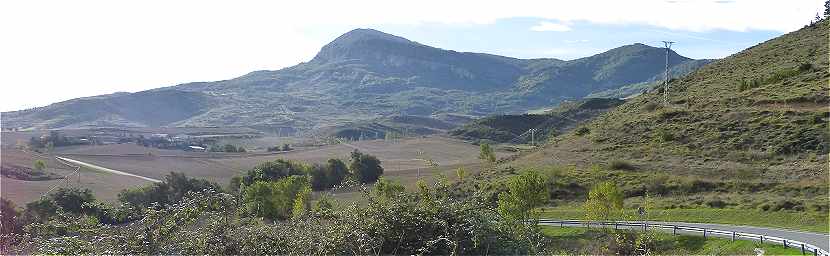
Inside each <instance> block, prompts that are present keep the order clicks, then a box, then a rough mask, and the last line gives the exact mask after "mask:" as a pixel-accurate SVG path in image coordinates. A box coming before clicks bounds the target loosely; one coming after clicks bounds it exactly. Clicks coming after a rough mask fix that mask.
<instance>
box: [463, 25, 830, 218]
mask: <svg viewBox="0 0 830 256" xmlns="http://www.w3.org/2000/svg"><path fill="white" fill-rule="evenodd" d="M829 26H830V23H829V22H828V21H826V20H825V21H822V22H820V23H818V24H816V25H814V26H808V27H805V28H803V29H801V30H798V31H795V32H792V33H789V34H786V35H783V36H781V37H778V38H775V39H772V40H769V41H767V42H764V43H761V44H759V45H756V46H754V47H751V48H748V49H746V50H744V51H742V52H739V53H737V54H734V55H732V56H729V57H727V58H725V59H722V60H719V61H715V62H713V63H711V64H709V65H706V66H704V67H703V68H701V69H699V70H698V71H695V72H692V73H691V74H689V75H688V76H685V77H682V78H679V79H677V80H675V81H673V82H672V83H671V84H670V85H671V87H670V90H669V104H667V105H664V104H663V102H662V100H663V94H662V91H661V90H662V89H658V90H655V91H652V92H649V93H645V94H642V95H640V96H637V97H634V98H632V99H630V100H628V101H626V102H625V103H624V104H622V105H620V106H619V107H617V108H615V109H614V110H612V111H609V112H607V113H605V114H602V115H600V116H599V117H597V118H595V119H594V120H593V121H591V122H589V123H586V124H584V125H583V126H582V127H583V128H578V130H580V131H581V132H580V133H576V132H571V133H569V134H566V135H563V136H559V137H556V138H554V139H553V140H552V141H551V143H549V144H548V145H545V146H544V147H543V148H541V149H539V150H536V151H534V152H529V153H524V154H522V155H520V156H518V157H516V158H513V159H510V161H509V162H507V163H504V164H502V167H505V168H500V169H497V170H493V171H487V172H485V173H483V174H482V175H480V176H479V177H480V178H479V179H480V180H499V179H501V177H504V175H510V174H512V173H515V172H516V171H517V170H518V171H522V170H526V169H537V170H540V171H542V172H543V173H546V174H547V175H549V176H550V177H552V178H553V179H554V180H555V182H554V183H552V185H551V186H553V189H555V190H556V191H557V192H555V193H554V194H557V196H558V197H559V199H560V200H563V201H564V204H570V203H578V202H581V201H582V200H584V196H585V195H584V194H581V193H573V192H572V191H585V190H587V189H589V188H590V187H591V186H593V184H597V183H598V182H601V181H613V182H615V183H616V184H618V186H620V187H621V188H622V189H623V191H625V194H626V197H627V199H626V201H627V202H629V203H631V204H633V205H641V204H643V200H644V199H643V197H644V196H645V195H650V196H652V198H653V199H654V200H655V201H656V202H655V203H654V207H657V208H665V209H673V208H683V209H700V208H732V209H740V210H742V211H751V212H755V211H758V212H760V213H758V214H759V215H765V214H768V212H769V211H775V212H778V211H780V212H784V213H792V214H793V216H796V215H798V216H803V217H804V218H805V219H809V221H808V222H809V223H820V222H822V221H824V223H826V220H827V212H828V209H830V204H828V183H827V177H828V166H827V161H828V152H830V148H829V147H828V142H830V135H828V120H829V118H830V109H828V104H830V98H829V97H828V89H830V88H828V79H830V73H829V72H828V40H827V39H828V27H829ZM507 167H512V168H507ZM514 168H515V169H514ZM485 183H487V182H485ZM476 186H481V185H476ZM569 191H570V192H569ZM707 214H708V213H706V212H705V211H702V212H700V215H699V216H697V217H698V218H707V219H724V218H726V219H728V218H732V217H735V216H709V215H707ZM794 228H795V227H794ZM797 228H802V229H805V228H804V226H803V225H802V226H799V227H797ZM806 229H808V230H826V224H825V225H824V227H810V228H806Z"/></svg>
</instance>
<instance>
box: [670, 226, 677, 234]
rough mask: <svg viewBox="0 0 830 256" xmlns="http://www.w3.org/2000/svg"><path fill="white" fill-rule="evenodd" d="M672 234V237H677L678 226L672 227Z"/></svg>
mask: <svg viewBox="0 0 830 256" xmlns="http://www.w3.org/2000/svg"><path fill="white" fill-rule="evenodd" d="M671 234H672V235H677V225H675V226H672V229H671Z"/></svg>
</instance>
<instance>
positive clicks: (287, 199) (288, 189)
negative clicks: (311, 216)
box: [242, 176, 311, 220]
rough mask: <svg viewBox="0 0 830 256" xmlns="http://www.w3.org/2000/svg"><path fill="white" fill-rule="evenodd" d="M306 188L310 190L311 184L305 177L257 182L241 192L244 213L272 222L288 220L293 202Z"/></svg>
mask: <svg viewBox="0 0 830 256" xmlns="http://www.w3.org/2000/svg"><path fill="white" fill-rule="evenodd" d="M306 188H308V189H310V188H311V184H310V183H309V181H308V179H307V178H306V177H305V176H290V177H286V178H282V179H280V180H277V181H257V182H255V183H253V184H251V185H250V186H247V187H245V190H244V191H242V201H243V205H244V209H245V212H246V213H248V214H250V215H253V216H258V217H263V218H268V219H272V220H285V219H288V218H289V217H291V216H292V213H293V212H294V207H295V200H296V199H297V197H298V195H299V194H300V192H302V191H303V190H305V189H306ZM300 205H302V204H300Z"/></svg>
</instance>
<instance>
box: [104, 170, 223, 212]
mask: <svg viewBox="0 0 830 256" xmlns="http://www.w3.org/2000/svg"><path fill="white" fill-rule="evenodd" d="M202 190H213V191H220V187H219V185H216V184H215V183H212V182H210V181H207V180H203V179H196V178H188V177H187V176H186V175H185V174H183V173H179V172H171V173H170V174H168V175H166V176H165V177H164V181H162V182H159V183H154V184H152V185H149V186H145V187H139V188H131V189H125V190H122V191H121V192H120V193H118V200H119V201H121V202H122V203H129V204H131V205H134V206H141V207H148V206H151V205H152V204H153V203H158V204H160V205H167V204H173V203H176V202H178V201H180V200H181V199H182V198H184V196H185V195H187V193H190V192H198V191H202Z"/></svg>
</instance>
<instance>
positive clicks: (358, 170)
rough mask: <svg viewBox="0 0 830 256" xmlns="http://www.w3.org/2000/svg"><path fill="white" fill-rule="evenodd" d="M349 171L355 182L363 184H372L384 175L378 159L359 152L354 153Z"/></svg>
mask: <svg viewBox="0 0 830 256" xmlns="http://www.w3.org/2000/svg"><path fill="white" fill-rule="evenodd" d="M349 171H351V173H352V175H354V177H355V180H357V181H360V182H362V183H372V182H375V181H377V180H378V178H380V176H381V175H383V167H382V166H381V165H380V160H378V158H377V157H375V156H373V155H369V154H364V153H362V152H360V151H358V150H355V151H352V154H351V161H350V162H349Z"/></svg>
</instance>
